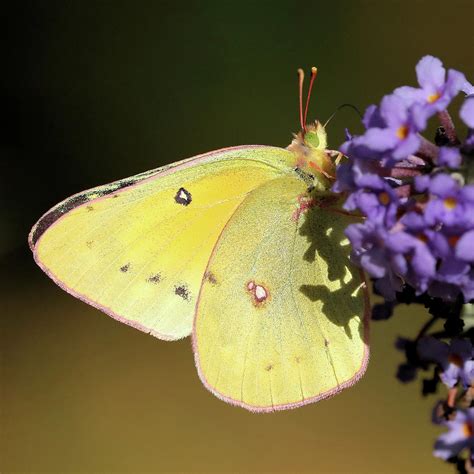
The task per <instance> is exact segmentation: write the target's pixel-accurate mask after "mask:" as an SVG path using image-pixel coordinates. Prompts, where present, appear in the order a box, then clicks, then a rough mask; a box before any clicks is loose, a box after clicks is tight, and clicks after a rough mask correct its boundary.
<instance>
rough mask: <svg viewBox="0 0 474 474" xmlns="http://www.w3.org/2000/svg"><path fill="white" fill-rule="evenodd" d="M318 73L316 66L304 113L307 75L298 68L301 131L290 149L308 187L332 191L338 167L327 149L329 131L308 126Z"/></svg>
mask: <svg viewBox="0 0 474 474" xmlns="http://www.w3.org/2000/svg"><path fill="white" fill-rule="evenodd" d="M317 73H318V70H317V68H315V67H312V68H311V79H310V83H309V88H308V95H307V97H306V104H305V107H304V110H303V82H304V72H303V70H302V69H298V78H299V111H300V125H301V130H300V132H299V133H298V134H296V135H294V139H293V141H292V142H291V144H290V145H289V146H288V150H290V151H292V152H293V153H294V155H295V163H294V165H295V171H296V172H297V173H298V175H299V176H300V177H302V178H303V179H304V180H305V181H306V182H307V183H308V187H309V188H311V189H316V190H318V191H329V189H330V188H331V185H332V182H333V181H334V179H335V178H334V177H335V173H336V169H335V168H336V166H335V162H334V161H333V159H332V156H333V152H330V151H328V150H327V149H326V147H327V135H326V130H325V129H324V126H323V125H322V124H321V123H320V122H318V121H315V122H314V123H310V124H307V123H306V118H307V116H308V107H309V101H310V98H311V91H312V89H313V84H314V80H315V79H316V75H317Z"/></svg>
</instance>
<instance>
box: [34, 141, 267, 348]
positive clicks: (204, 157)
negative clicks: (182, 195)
mask: <svg viewBox="0 0 474 474" xmlns="http://www.w3.org/2000/svg"><path fill="white" fill-rule="evenodd" d="M254 148H274V147H269V146H266V145H241V146H235V147H228V148H221V149H219V150H214V151H211V152H208V153H204V154H201V155H197V156H195V157H193V158H188V159H187V160H183V161H181V162H178V163H177V164H176V165H168V166H164V167H161V168H157V169H154V170H151V171H146V172H144V173H141V174H138V175H136V176H133V177H131V178H126V179H122V180H118V181H113V182H112V183H109V184H106V185H102V186H98V187H95V188H91V189H89V190H87V191H82V192H80V193H77V194H74V195H72V196H70V197H69V198H67V199H65V200H64V201H62V202H60V203H59V204H57V205H56V206H54V207H52V208H51V209H50V210H49V211H47V212H46V213H45V214H43V216H41V217H40V219H39V220H38V222H37V223H36V224H35V225H34V226H33V228H32V229H31V231H30V233H29V235H28V244H29V246H30V249H31V251H32V252H33V258H34V260H35V262H36V263H37V265H38V266H39V267H40V268H41V270H43V271H44V272H45V273H46V275H48V277H49V278H51V280H53V281H54V283H56V285H58V286H59V287H60V288H61V289H63V290H64V291H65V292H67V293H69V294H70V295H72V296H74V297H75V298H77V299H79V300H81V301H83V302H84V303H87V304H89V305H90V306H93V307H94V308H97V309H98V310H100V311H102V312H104V313H105V314H107V315H108V316H110V317H112V318H113V319H115V320H117V321H119V322H121V323H124V324H126V325H128V326H131V327H133V328H135V329H138V330H139V331H143V332H145V333H147V334H150V335H152V336H154V337H157V338H158V339H161V340H164V341H174V340H176V339H174V338H170V337H169V336H167V335H165V334H161V333H159V332H158V331H154V330H150V329H149V328H147V327H145V326H143V325H141V324H140V323H137V322H135V321H131V320H129V319H126V318H124V317H123V316H120V315H118V314H117V313H115V312H114V311H112V309H111V308H109V307H107V306H104V305H102V304H100V303H99V302H97V301H94V300H91V299H90V298H88V297H87V296H85V295H83V294H81V293H78V292H77V291H75V290H73V289H72V288H70V287H69V286H67V285H65V284H64V283H63V282H62V281H61V280H60V279H59V278H57V277H56V275H55V274H54V273H53V272H51V271H50V270H49V269H48V268H47V267H46V266H45V265H44V264H43V263H42V262H41V259H40V258H39V256H38V252H37V249H36V247H37V244H38V242H39V241H40V239H41V237H42V235H43V234H44V233H45V232H46V231H47V230H48V229H49V228H50V227H52V226H54V225H55V224H57V223H58V222H60V221H61V219H62V218H63V217H64V216H65V215H66V214H67V213H68V212H69V211H72V210H73V209H76V208H78V207H80V206H83V205H89V204H91V203H94V202H98V201H101V200H103V199H105V198H107V197H109V196H111V195H113V194H120V193H121V192H122V191H124V190H125V189H131V188H134V187H137V186H139V185H141V184H144V183H146V182H149V181H153V180H155V179H159V178H161V177H163V176H166V175H168V174H172V173H175V172H177V171H180V170H183V169H185V168H189V167H192V166H198V165H199V164H201V163H203V162H207V161H208V160H211V159H212V158H216V157H217V156H218V155H221V154H223V153H226V152H232V151H238V150H246V149H254ZM96 193H98V194H99V197H96V198H94V199H88V196H89V195H91V194H96Z"/></svg>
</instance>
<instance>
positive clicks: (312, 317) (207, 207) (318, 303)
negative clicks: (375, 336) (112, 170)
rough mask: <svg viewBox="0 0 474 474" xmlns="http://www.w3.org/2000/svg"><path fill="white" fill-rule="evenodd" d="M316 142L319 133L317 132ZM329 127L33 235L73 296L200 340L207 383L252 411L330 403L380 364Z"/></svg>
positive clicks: (74, 211)
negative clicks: (335, 186) (337, 191)
mask: <svg viewBox="0 0 474 474" xmlns="http://www.w3.org/2000/svg"><path fill="white" fill-rule="evenodd" d="M305 135H306V136H305ZM325 148H326V134H325V131H324V128H323V127H321V126H320V125H319V124H316V125H315V126H314V127H313V128H309V129H308V130H307V131H306V134H301V135H299V136H296V137H295V140H294V142H293V143H292V145H290V146H289V147H288V148H287V149H283V148H277V147H268V146H242V147H233V148H226V149H223V150H218V151H215V152H211V153H207V154H204V155H200V156H198V157H195V158H192V159H189V160H184V161H182V162H179V163H175V164H173V165H171V166H167V167H162V168H158V169H156V170H152V171H149V172H146V173H142V174H139V175H136V176H134V177H132V178H127V179H125V180H120V181H116V182H114V183H111V184H108V185H105V186H100V187H97V188H94V189H91V190H89V191H85V192H83V193H79V194H76V195H74V196H72V197H70V198H68V199H66V200H65V201H63V202H62V203H60V204H58V205H57V206H55V207H53V208H52V209H51V210H50V211H48V212H47V213H46V214H45V215H44V216H43V217H42V218H41V219H40V220H39V221H38V223H37V224H36V225H35V226H34V227H33V229H32V231H31V233H30V246H31V248H32V251H33V253H34V256H35V260H36V261H37V263H38V264H39V266H40V267H41V268H42V269H43V270H44V271H45V272H46V273H47V274H48V275H49V276H50V277H51V278H52V279H53V280H54V281H55V282H56V283H57V284H58V285H59V286H61V287H62V288H63V289H65V290H66V291H68V292H69V293H71V294H72V295H74V296H76V297H77V298H79V299H81V300H83V301H85V302H87V303H89V304H91V305H93V306H95V307H97V308H99V309H100V310H102V311H104V312H105V313H107V314H109V315H110V316H112V317H114V318H115V319H118V320H120V321H122V322H125V323H126V324H129V325H131V326H134V327H136V328H138V329H140V330H142V331H145V332H148V333H150V334H152V335H154V336H156V337H158V338H160V339H164V340H176V339H180V338H183V337H186V336H188V335H190V334H192V339H193V348H194V351H195V357H196V365H197V368H198V372H199V375H200V377H201V379H202V381H203V382H204V384H205V385H206V386H207V387H208V388H209V389H210V390H211V391H212V392H213V393H214V394H216V395H217V396H219V397H220V398H222V399H224V400H226V401H228V402H230V403H234V404H237V405H240V406H243V407H245V408H247V409H250V410H253V411H273V410H278V409H284V408H290V407H294V406H299V405H301V404H305V403H309V402H311V401H316V400H318V399H321V398H326V397H328V396H330V395H332V394H334V393H336V392H338V391H340V390H342V389H343V388H344V387H346V386H348V385H351V384H352V383H354V382H355V380H357V379H358V378H359V377H360V376H361V375H362V374H363V372H364V371H365V368H366V364H367V359H368V342H367V300H366V293H365V287H364V282H363V279H362V277H361V275H360V274H359V272H358V271H356V270H355V269H354V268H353V267H352V266H351V264H350V262H349V260H348V255H349V246H348V242H347V239H346V238H345V236H344V228H345V226H346V225H347V224H348V222H347V219H348V217H347V216H344V215H342V214H341V213H340V212H338V209H337V208H338V204H337V202H338V198H337V196H336V197H335V196H334V195H333V194H331V192H330V191H329V188H330V185H331V178H332V176H333V175H334V168H335V165H334V161H333V160H332V158H331V155H330V154H329V153H328V152H327V151H326V150H325Z"/></svg>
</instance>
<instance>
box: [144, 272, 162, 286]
mask: <svg viewBox="0 0 474 474" xmlns="http://www.w3.org/2000/svg"><path fill="white" fill-rule="evenodd" d="M147 281H148V282H149V283H155V284H156V283H159V282H160V281H161V275H160V274H159V273H155V275H151V277H149V278H148V279H147Z"/></svg>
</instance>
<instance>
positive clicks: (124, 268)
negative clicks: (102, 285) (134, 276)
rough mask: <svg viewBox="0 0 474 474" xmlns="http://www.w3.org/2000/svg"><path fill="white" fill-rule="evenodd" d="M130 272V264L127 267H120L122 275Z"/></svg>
mask: <svg viewBox="0 0 474 474" xmlns="http://www.w3.org/2000/svg"><path fill="white" fill-rule="evenodd" d="M129 270H130V264H129V263H127V264H126V265H124V266H123V267H120V271H121V272H122V273H127V272H128V271H129Z"/></svg>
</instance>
